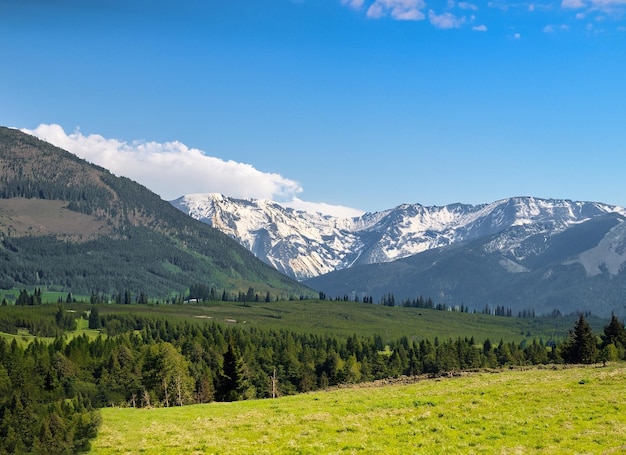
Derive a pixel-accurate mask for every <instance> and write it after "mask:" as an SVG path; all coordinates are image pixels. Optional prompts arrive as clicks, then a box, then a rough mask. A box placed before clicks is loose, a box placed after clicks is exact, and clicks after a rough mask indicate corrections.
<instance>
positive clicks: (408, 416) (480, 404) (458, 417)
mask: <svg viewBox="0 0 626 455" xmlns="http://www.w3.org/2000/svg"><path fill="white" fill-rule="evenodd" d="M101 412H102V420H103V423H102V426H101V428H100V431H99V434H98V437H97V438H96V439H95V441H93V444H92V450H91V453H94V454H102V455H104V454H133V453H144V454H179V453H190V454H343V453H346V454H353V453H362V454H382V453H384V454H411V453H420V454H421V453H425V454H430V453H433V454H434V453H446V454H451V453H458V454H474V453H475V454H478V453H501V454H529V453H530V454H533V453H542V454H543V453H545V454H555V453H566V454H574V453H592V454H595V453H598V454H600V453H603V454H604V453H607V454H608V453H624V451H626V365H625V364H624V363H616V364H610V365H608V366H606V367H600V366H587V367H582V366H581V367H554V368H553V367H544V368H533V369H528V370H503V371H498V372H480V373H469V374H460V375H458V376H454V375H453V376H452V377H446V378H438V379H424V380H418V381H417V382H413V383H410V384H406V383H398V384H387V385H384V384H381V383H376V384H366V385H361V386H360V387H351V388H343V389H335V390H330V391H324V392H315V393H310V394H302V395H297V396H288V397H282V398H278V399H274V400H270V399H268V400H257V401H240V402H234V403H211V404H206V405H194V406H185V407H177V408H153V409H134V408H105V409H102V411H101Z"/></svg>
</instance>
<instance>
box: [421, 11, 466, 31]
mask: <svg viewBox="0 0 626 455" xmlns="http://www.w3.org/2000/svg"><path fill="white" fill-rule="evenodd" d="M428 19H429V20H430V23H431V24H433V25H434V26H435V27H437V28H440V29H450V28H459V27H461V25H463V24H464V23H465V18H464V17H458V16H455V15H454V14H452V13H448V12H445V13H442V14H435V12H434V11H433V10H432V9H431V10H430V11H428Z"/></svg>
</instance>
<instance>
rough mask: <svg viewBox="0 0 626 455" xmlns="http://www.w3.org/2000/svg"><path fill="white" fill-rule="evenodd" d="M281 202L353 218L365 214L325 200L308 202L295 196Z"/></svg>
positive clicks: (285, 204) (294, 207)
mask: <svg viewBox="0 0 626 455" xmlns="http://www.w3.org/2000/svg"><path fill="white" fill-rule="evenodd" d="M281 204H282V205H284V206H286V207H291V208H293V209H296V210H302V211H305V212H310V213H322V214H324V215H331V216H336V217H340V218H352V217H356V216H360V215H363V210H358V209H353V208H351V207H344V206H342V205H330V204H326V203H325V202H306V201H302V200H300V199H298V198H297V197H294V198H293V199H291V200H290V201H288V202H281Z"/></svg>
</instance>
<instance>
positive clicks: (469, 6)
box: [458, 2, 478, 11]
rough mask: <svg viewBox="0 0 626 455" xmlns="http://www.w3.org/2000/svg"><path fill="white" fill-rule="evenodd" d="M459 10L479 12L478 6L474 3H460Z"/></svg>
mask: <svg viewBox="0 0 626 455" xmlns="http://www.w3.org/2000/svg"><path fill="white" fill-rule="evenodd" d="M458 6H459V8H461V9H466V10H472V11H478V6H476V5H474V4H473V3H469V2H459V3H458Z"/></svg>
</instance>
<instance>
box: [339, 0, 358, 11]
mask: <svg viewBox="0 0 626 455" xmlns="http://www.w3.org/2000/svg"><path fill="white" fill-rule="evenodd" d="M341 4H342V5H347V6H349V7H350V8H354V9H360V8H362V7H363V0H341Z"/></svg>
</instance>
